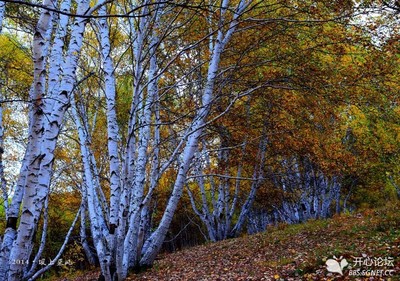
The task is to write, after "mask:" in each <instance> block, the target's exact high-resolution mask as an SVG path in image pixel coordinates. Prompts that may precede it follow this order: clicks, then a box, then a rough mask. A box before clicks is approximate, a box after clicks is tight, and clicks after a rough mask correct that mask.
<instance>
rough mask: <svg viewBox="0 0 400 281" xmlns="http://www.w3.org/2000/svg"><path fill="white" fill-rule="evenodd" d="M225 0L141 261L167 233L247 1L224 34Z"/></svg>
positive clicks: (145, 262)
mask: <svg viewBox="0 0 400 281" xmlns="http://www.w3.org/2000/svg"><path fill="white" fill-rule="evenodd" d="M228 4H229V1H228V0H224V1H223V3H222V8H221V29H220V30H219V31H218V35H217V38H216V42H215V44H214V45H213V52H212V56H211V61H210V64H209V68H208V73H207V83H206V86H205V89H204V93H203V95H202V107H201V108H200V109H199V110H198V112H197V114H196V116H195V120H194V122H193V125H192V126H191V128H190V129H191V130H190V135H189V136H188V141H187V143H186V146H185V148H184V151H183V156H182V161H181V163H180V166H179V169H178V175H177V178H176V180H175V184H174V187H173V190H172V194H171V197H170V199H169V201H168V204H167V207H166V209H165V211H164V213H163V216H162V219H161V222H160V224H159V226H158V227H157V229H156V230H155V231H154V232H153V233H152V235H151V236H150V237H149V239H147V241H146V243H145V245H144V249H143V255H142V258H141V260H140V264H141V265H144V266H145V265H151V264H152V263H153V261H154V259H155V257H156V255H157V253H158V252H159V250H160V248H161V246H162V243H163V241H164V239H165V236H166V234H167V231H168V228H169V226H170V224H171V221H172V217H173V214H174V213H175V210H176V208H177V206H178V203H179V200H180V198H181V196H182V192H183V188H184V184H185V181H186V176H187V172H188V170H189V166H190V163H191V161H192V159H193V156H194V153H195V152H196V150H197V145H198V141H199V139H200V136H201V134H202V131H203V128H204V125H205V122H206V119H207V116H208V115H209V113H210V109H211V108H210V107H211V103H212V100H213V91H214V85H215V82H216V79H217V74H218V69H219V63H220V60H221V54H222V52H223V50H224V48H225V46H226V44H227V43H228V41H229V40H230V38H231V36H232V34H233V32H234V31H235V29H236V25H237V18H238V17H239V16H240V15H241V13H242V12H243V10H244V9H245V8H246V6H247V4H246V2H245V1H240V2H239V4H238V7H237V9H236V11H235V14H234V16H233V19H232V21H231V23H230V24H229V27H228V28H227V31H226V33H225V34H224V32H223V30H222V24H223V23H224V20H225V14H226V12H227V10H228Z"/></svg>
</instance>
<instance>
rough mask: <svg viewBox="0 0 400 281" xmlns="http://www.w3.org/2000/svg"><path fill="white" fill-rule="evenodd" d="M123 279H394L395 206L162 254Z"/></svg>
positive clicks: (398, 233)
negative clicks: (331, 268) (329, 267)
mask: <svg viewBox="0 0 400 281" xmlns="http://www.w3.org/2000/svg"><path fill="white" fill-rule="evenodd" d="M333 256H336V257H337V258H339V262H340V257H341V256H342V257H343V258H345V259H346V260H347V262H348V264H349V265H348V266H347V267H345V268H344V269H343V276H341V275H340V274H339V273H330V272H329V271H328V270H327V266H326V265H325V262H326V261H327V260H328V259H332V258H333ZM331 262H332V261H331ZM333 263H335V262H333ZM334 265H335V264H334ZM336 265H337V266H336V269H339V271H340V266H339V264H338V263H337V264H336ZM377 274H378V275H382V276H381V277H376V276H375V277H371V275H377ZM350 275H357V276H356V277H354V276H350ZM92 276H93V275H92ZM92 278H93V277H92ZM63 280H68V279H63ZM75 280H76V281H78V280H93V279H91V278H90V275H86V278H82V277H81V278H77V279H75ZM128 280H196V281H200V280H221V281H222V280H281V281H282V280H400V206H399V205H398V204H397V205H391V206H390V207H387V208H385V209H382V210H372V211H365V212H363V213H358V214H352V215H345V214H343V215H341V216H336V217H334V218H332V219H329V220H316V221H310V222H308V223H305V224H301V225H279V226H278V227H271V228H269V229H268V230H267V232H265V233H260V234H256V235H253V236H244V237H241V238H238V239H231V240H227V241H222V242H219V243H214V244H207V245H202V246H198V247H193V248H190V249H186V250H183V251H180V252H177V253H173V254H168V255H163V256H161V257H160V259H159V260H157V261H156V263H155V265H154V267H153V268H152V269H150V270H148V271H145V272H143V273H140V274H131V275H130V277H129V278H128Z"/></svg>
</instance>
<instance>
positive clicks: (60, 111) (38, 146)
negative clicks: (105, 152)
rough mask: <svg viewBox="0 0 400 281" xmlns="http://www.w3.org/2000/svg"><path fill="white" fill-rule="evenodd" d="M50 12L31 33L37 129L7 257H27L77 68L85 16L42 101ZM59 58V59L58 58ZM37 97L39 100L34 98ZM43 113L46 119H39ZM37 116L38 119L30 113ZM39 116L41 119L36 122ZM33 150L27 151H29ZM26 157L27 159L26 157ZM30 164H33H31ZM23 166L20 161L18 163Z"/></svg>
mask: <svg viewBox="0 0 400 281" xmlns="http://www.w3.org/2000/svg"><path fill="white" fill-rule="evenodd" d="M45 5H47V6H50V7H52V2H51V1H47V2H45ZM88 7H89V1H86V0H82V1H79V3H78V8H77V12H78V13H81V14H84V13H85V12H86V11H87V10H88ZM50 24H51V14H50V12H48V11H44V12H43V13H42V15H41V18H40V20H39V23H38V28H37V31H36V33H35V38H38V39H37V40H36V44H34V57H35V58H36V61H35V73H36V72H39V70H40V69H39V68H41V70H40V73H38V74H35V79H34V89H33V97H35V98H34V99H33V100H34V101H36V102H42V104H40V103H39V104H38V106H37V107H36V111H35V112H33V113H32V114H31V116H30V118H32V119H33V120H34V122H33V126H31V129H32V130H33V131H35V132H36V133H37V132H41V133H40V135H39V138H38V139H37V140H35V141H31V142H30V146H29V145H28V149H27V150H28V154H30V155H32V156H30V155H29V157H33V155H37V156H35V158H33V160H34V161H32V162H31V163H30V166H29V168H28V169H29V170H31V169H33V168H35V169H36V170H35V171H34V172H33V173H29V174H28V175H29V176H28V178H27V179H26V183H25V184H24V186H26V188H25V192H24V197H23V206H22V214H21V217H20V225H19V228H18V235H17V237H16V240H15V242H14V245H13V247H12V250H11V253H10V258H9V259H10V260H20V261H26V260H29V257H30V254H31V251H32V247H33V241H32V238H33V234H34V232H35V230H36V226H37V223H38V220H39V216H40V214H41V211H42V206H43V202H44V199H45V198H46V196H47V194H48V189H49V184H50V178H51V172H52V164H53V160H54V149H55V146H56V142H57V138H58V134H59V130H60V126H61V123H62V120H63V117H64V113H65V111H66V109H67V107H68V104H69V94H70V93H71V91H72V89H73V86H74V83H75V71H76V67H77V62H78V57H79V53H80V50H81V46H82V41H83V33H84V30H85V25H86V19H82V18H77V19H76V20H75V23H74V25H73V26H72V33H71V41H70V45H69V50H68V53H67V57H66V61H65V63H64V67H63V79H62V83H61V87H60V89H59V91H58V93H57V96H56V99H55V100H54V102H51V103H47V100H42V99H40V97H41V96H42V95H43V91H44V89H45V86H44V85H45V77H44V75H45V73H46V72H45V71H43V70H44V66H45V64H44V60H45V59H46V58H47V54H45V53H46V52H47V50H46V47H47V44H48V43H47V42H48V40H46V38H47V34H48V33H49V32H50V31H51V25H50ZM59 59H62V58H59ZM38 98H39V99H38ZM44 114H45V115H46V118H43V116H44ZM35 115H37V116H38V118H35V117H34V116H35ZM40 119H42V120H43V121H42V122H39V121H40ZM30 150H32V151H37V153H30V152H29V151H30ZM29 157H28V158H29ZM32 164H33V165H32ZM22 166H23V167H24V166H25V165H24V163H23V165H22ZM24 267H25V265H23V264H17V263H15V264H11V266H10V270H9V274H8V280H21V278H22V276H23V271H24Z"/></svg>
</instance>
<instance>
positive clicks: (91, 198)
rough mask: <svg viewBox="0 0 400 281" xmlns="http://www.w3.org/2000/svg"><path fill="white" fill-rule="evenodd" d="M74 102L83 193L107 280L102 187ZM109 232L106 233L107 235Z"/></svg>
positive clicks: (98, 254) (85, 132)
mask: <svg viewBox="0 0 400 281" xmlns="http://www.w3.org/2000/svg"><path fill="white" fill-rule="evenodd" d="M71 104H72V113H73V116H74V120H75V124H76V127H77V129H78V135H79V142H80V148H81V156H82V162H83V167H84V186H83V187H82V188H83V189H84V190H83V193H84V194H85V195H86V197H87V206H88V211H89V218H90V229H91V233H92V239H93V244H94V246H95V249H96V253H97V256H98V259H99V263H100V267H101V272H102V274H103V275H104V277H105V278H107V279H106V280H111V273H110V262H111V258H110V253H109V252H108V251H107V242H106V241H107V240H108V239H104V238H107V236H105V235H104V234H105V233H104V231H105V230H106V227H105V223H104V217H103V211H102V208H101V206H100V202H99V200H98V195H97V193H96V190H97V188H100V187H99V186H98V185H99V182H98V180H97V179H96V178H95V177H96V176H95V174H94V173H93V169H96V165H95V163H94V162H93V156H92V152H91V150H90V139H89V136H88V135H87V132H88V130H85V129H84V127H83V125H82V123H81V121H80V118H79V115H78V112H77V105H76V103H75V99H74V97H72V98H71ZM81 115H85V113H84V112H81ZM107 234H108V233H106V235H107Z"/></svg>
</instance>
